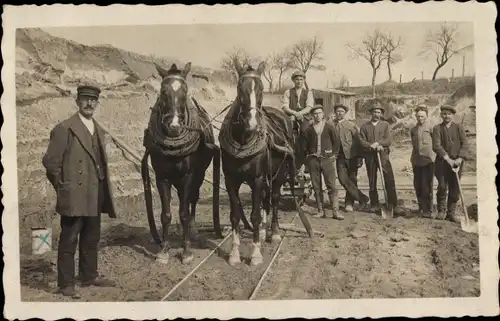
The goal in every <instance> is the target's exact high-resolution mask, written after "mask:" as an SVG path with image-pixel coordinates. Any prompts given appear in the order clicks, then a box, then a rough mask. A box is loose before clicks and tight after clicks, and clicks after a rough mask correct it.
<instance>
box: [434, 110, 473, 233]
mask: <svg viewBox="0 0 500 321" xmlns="http://www.w3.org/2000/svg"><path fill="white" fill-rule="evenodd" d="M455 113H456V110H455V108H453V106H449V105H443V106H441V118H442V119H443V121H442V122H441V123H440V124H438V125H436V126H434V129H433V137H432V138H433V139H432V146H433V149H434V152H436V154H437V155H436V164H435V176H436V179H437V181H438V188H437V193H436V198H437V209H438V215H437V216H438V218H439V219H441V220H443V219H448V220H450V221H453V222H457V223H458V222H460V220H459V219H458V217H457V216H456V213H455V211H456V207H457V202H458V200H459V188H458V183H459V182H458V181H457V179H456V176H455V173H454V172H453V169H456V170H458V174H459V177H461V176H462V168H463V160H464V157H465V156H466V149H467V136H466V135H465V131H464V129H463V127H462V125H460V124H457V123H455V122H454V121H453V115H455ZM447 190H448V200H447V201H446V191H447Z"/></svg>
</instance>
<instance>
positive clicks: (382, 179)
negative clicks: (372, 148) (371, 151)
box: [377, 151, 388, 203]
mask: <svg viewBox="0 0 500 321" xmlns="http://www.w3.org/2000/svg"><path fill="white" fill-rule="evenodd" d="M377 161H378V169H379V171H380V180H381V181H382V188H383V190H384V197H385V202H386V203H387V202H388V200H387V190H386V189H385V179H384V171H383V170H382V160H381V159H380V152H378V151H377Z"/></svg>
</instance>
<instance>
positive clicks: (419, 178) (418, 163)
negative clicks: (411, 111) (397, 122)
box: [410, 104, 436, 218]
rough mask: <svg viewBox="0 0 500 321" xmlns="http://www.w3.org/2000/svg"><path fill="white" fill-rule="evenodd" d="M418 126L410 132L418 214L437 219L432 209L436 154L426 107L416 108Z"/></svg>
mask: <svg viewBox="0 0 500 321" xmlns="http://www.w3.org/2000/svg"><path fill="white" fill-rule="evenodd" d="M415 116H416V118H417V124H416V125H415V127H413V128H412V129H411V130H410V138H411V143H412V146H413V149H412V153H411V157H410V161H411V164H412V168H413V186H414V188H415V194H416V195H417V203H418V212H419V213H420V214H423V215H424V216H428V217H431V218H435V212H434V211H433V209H432V193H433V181H434V161H435V159H436V154H435V153H434V151H433V150H432V126H431V125H430V123H429V122H428V119H427V116H428V110H427V106H426V105H423V104H421V105H418V106H417V108H415Z"/></svg>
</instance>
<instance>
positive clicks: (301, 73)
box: [292, 70, 306, 80]
mask: <svg viewBox="0 0 500 321" xmlns="http://www.w3.org/2000/svg"><path fill="white" fill-rule="evenodd" d="M295 77H303V78H306V74H305V73H304V72H303V71H302V70H297V71H296V72H294V73H293V74H292V80H293V79H295Z"/></svg>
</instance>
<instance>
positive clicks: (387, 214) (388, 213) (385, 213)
mask: <svg viewBox="0 0 500 321" xmlns="http://www.w3.org/2000/svg"><path fill="white" fill-rule="evenodd" d="M380 212H381V214H382V218H383V219H384V220H385V219H387V218H393V217H394V211H393V210H392V209H391V208H388V207H387V206H381V207H380Z"/></svg>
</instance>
